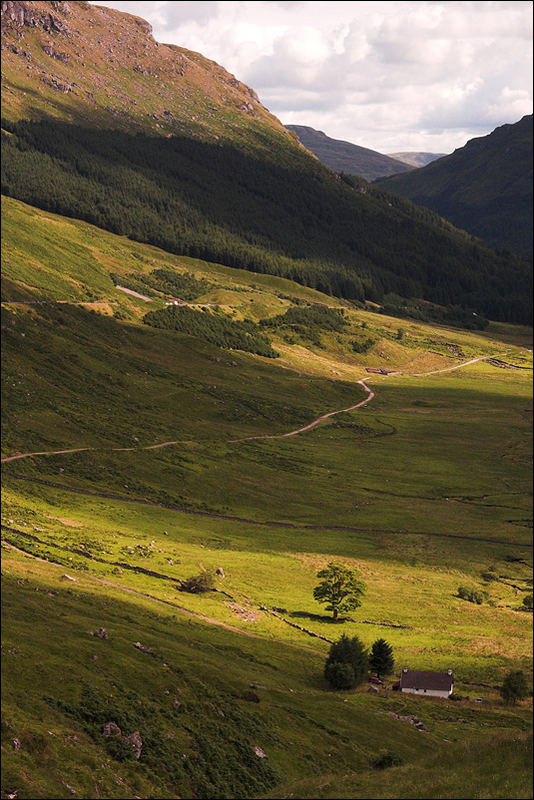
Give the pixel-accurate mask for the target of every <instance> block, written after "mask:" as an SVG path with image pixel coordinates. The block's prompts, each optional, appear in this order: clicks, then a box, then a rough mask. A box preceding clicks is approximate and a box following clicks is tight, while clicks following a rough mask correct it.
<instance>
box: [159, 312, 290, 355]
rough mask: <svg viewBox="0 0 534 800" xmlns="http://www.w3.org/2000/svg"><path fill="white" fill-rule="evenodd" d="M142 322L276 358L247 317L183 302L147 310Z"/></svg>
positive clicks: (262, 336) (269, 345)
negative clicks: (198, 308) (241, 319)
mask: <svg viewBox="0 0 534 800" xmlns="http://www.w3.org/2000/svg"><path fill="white" fill-rule="evenodd" d="M143 322H144V323H145V325H151V326H152V327H153V328H165V329H166V330H174V331H179V332H180V333H188V334H190V335H192V336H196V337H198V338H199V339H203V340H204V341H205V342H210V343H211V344H215V345H217V346H218V347H222V348H226V349H228V350H244V351H245V352H248V353H257V354H258V355H260V356H266V357H267V358H277V356H278V353H276V352H275V351H274V350H273V348H272V347H271V344H270V342H269V340H268V339H267V338H266V337H265V336H264V335H263V334H262V333H260V331H259V328H258V327H257V325H256V324H255V323H254V322H251V321H250V320H243V321H242V322H237V321H236V320H233V319H230V318H229V317H228V316H227V315H226V314H225V315H224V316H223V315H215V314H211V313H209V311H196V310H195V309H193V308H188V307H187V306H174V305H173V306H167V307H166V308H163V309H159V310H157V311H149V312H148V314H145V316H144V317H143Z"/></svg>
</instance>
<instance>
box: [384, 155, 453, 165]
mask: <svg viewBox="0 0 534 800" xmlns="http://www.w3.org/2000/svg"><path fill="white" fill-rule="evenodd" d="M446 155H447V153H417V152H415V153H412V152H407V153H388V156H389V157H390V158H396V159H397V160H398V161H403V162H404V163H405V164H409V165H410V166H411V167H416V168H419V167H426V165H427V164H431V163H432V161H437V159H438V158H443V156H446Z"/></svg>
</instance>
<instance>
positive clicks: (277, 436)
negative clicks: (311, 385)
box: [230, 378, 375, 443]
mask: <svg viewBox="0 0 534 800" xmlns="http://www.w3.org/2000/svg"><path fill="white" fill-rule="evenodd" d="M358 383H359V384H360V386H363V388H364V389H365V391H366V392H367V395H368V396H367V397H366V398H364V399H363V400H360V402H359V403H356V405H354V406H349V408H340V409H339V410H338V411H329V412H328V413H327V414H322V415H321V416H320V417H317V419H314V420H313V422H310V423H309V424H308V425H305V426H304V427H303V428H297V429H296V430H294V431H289V433H265V434H261V435H259V436H246V437H244V438H243V439H231V440H230V442H231V443H235V442H250V441H252V440H253V439H285V438H287V437H288V436H297V434H299V433H305V431H309V430H311V428H315V426H316V425H319V423H320V422H324V420H325V419H328V418H329V417H334V416H335V415H336V414H346V413H347V411H355V409H357V408H360V407H361V406H364V405H365V404H366V403H369V402H370V401H371V400H372V399H373V397H374V396H375V393H374V392H373V391H371V389H369V387H368V386H366V384H365V382H364V380H363V378H362V379H361V380H359V381H358Z"/></svg>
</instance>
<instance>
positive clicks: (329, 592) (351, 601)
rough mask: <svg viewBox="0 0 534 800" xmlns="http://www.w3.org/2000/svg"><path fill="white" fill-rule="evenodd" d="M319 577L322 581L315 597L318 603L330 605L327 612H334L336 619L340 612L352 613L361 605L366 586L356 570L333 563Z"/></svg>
mask: <svg viewBox="0 0 534 800" xmlns="http://www.w3.org/2000/svg"><path fill="white" fill-rule="evenodd" d="M317 577H318V578H322V581H321V583H320V584H319V585H318V586H316V587H315V589H314V590H313V596H314V598H315V599H316V600H317V602H318V603H328V605H327V607H326V610H327V611H331V612H332V614H333V616H334V619H337V618H338V615H339V613H340V612H344V611H352V610H353V609H355V608H358V606H360V605H361V600H360V597H362V595H363V594H364V593H365V584H364V583H363V582H362V581H360V580H358V573H357V572H356V570H354V569H350V567H346V566H345V565H344V564H337V563H335V562H333V561H331V562H330V564H328V565H327V566H326V567H325V568H324V569H322V570H320V571H319V572H318V573H317Z"/></svg>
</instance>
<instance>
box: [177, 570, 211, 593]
mask: <svg viewBox="0 0 534 800" xmlns="http://www.w3.org/2000/svg"><path fill="white" fill-rule="evenodd" d="M214 587H215V576H214V575H212V574H211V572H201V573H199V574H198V575H192V576H191V577H190V578H187V579H186V580H185V581H182V582H181V584H180V589H181V590H182V591H183V592H191V594H202V592H211V591H212V589H213V588H214Z"/></svg>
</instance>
